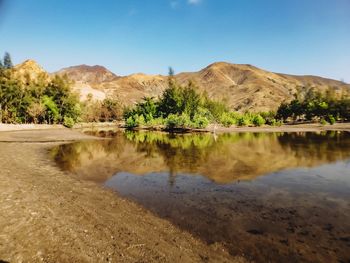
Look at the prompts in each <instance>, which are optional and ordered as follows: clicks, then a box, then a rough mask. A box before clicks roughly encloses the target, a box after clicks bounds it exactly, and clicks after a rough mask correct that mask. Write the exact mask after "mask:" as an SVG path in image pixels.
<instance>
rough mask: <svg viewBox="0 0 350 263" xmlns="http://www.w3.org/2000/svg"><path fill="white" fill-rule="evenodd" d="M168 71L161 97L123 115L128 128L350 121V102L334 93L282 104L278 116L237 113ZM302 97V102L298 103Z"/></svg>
mask: <svg viewBox="0 0 350 263" xmlns="http://www.w3.org/2000/svg"><path fill="white" fill-rule="evenodd" d="M173 74H174V71H173V70H172V69H170V71H169V81H168V84H169V86H168V88H167V89H166V90H165V91H164V92H163V94H162V96H161V97H160V98H159V99H158V100H156V99H155V98H153V97H152V98H150V97H148V98H147V97H146V98H144V99H143V101H142V102H140V103H138V104H137V105H136V106H135V107H134V108H128V109H126V110H125V111H124V119H125V122H126V127H127V128H130V129H132V128H135V127H139V126H152V127H154V126H163V127H165V128H167V129H168V130H174V129H178V128H180V129H185V128H200V129H201V128H205V127H207V126H208V125H209V124H210V123H218V124H221V125H223V126H224V127H230V126H232V125H236V126H258V127H259V126H263V125H270V126H280V125H282V124H283V123H285V122H288V121H296V120H299V121H319V122H321V123H323V124H325V123H330V124H334V123H335V122H336V121H348V120H349V118H350V100H349V99H346V98H341V99H337V98H336V96H335V95H334V94H332V92H330V91H328V92H326V93H325V94H321V93H320V92H316V91H314V90H312V89H310V90H308V91H307V93H306V94H305V95H304V96H300V94H298V95H295V97H296V99H294V100H293V101H291V102H290V103H282V104H281V106H280V107H279V109H278V111H277V113H275V112H272V111H270V112H261V113H251V112H247V113H238V112H232V111H230V110H229V109H228V107H227V105H226V104H225V103H224V102H218V101H215V100H212V99H210V98H209V96H208V95H207V94H206V93H204V94H201V93H199V92H198V88H197V87H196V85H195V84H194V83H193V82H189V83H188V84H187V85H184V86H181V85H179V84H178V83H177V82H176V81H175V79H174V77H173ZM297 97H302V99H300V98H299V99H297Z"/></svg>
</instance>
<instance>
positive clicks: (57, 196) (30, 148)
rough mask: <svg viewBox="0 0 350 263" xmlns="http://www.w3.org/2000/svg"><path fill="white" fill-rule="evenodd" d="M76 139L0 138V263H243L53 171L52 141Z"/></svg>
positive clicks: (53, 133) (70, 134)
mask: <svg viewBox="0 0 350 263" xmlns="http://www.w3.org/2000/svg"><path fill="white" fill-rule="evenodd" d="M78 134H79V133H77V132H74V131H71V130H68V129H58V130H49V131H47V130H41V131H21V132H1V133H0V140H1V141H7V142H1V143H0V156H1V158H0V166H1V169H0V200H1V202H0V210H1V214H2V215H1V217H0V229H1V231H0V261H1V260H2V261H5V262H236V261H237V262H243V259H236V258H232V257H231V256H229V255H228V253H227V252H225V251H224V250H223V248H222V246H221V245H220V244H213V245H210V246H208V245H206V244H204V243H203V242H202V241H200V240H198V239H195V238H194V237H192V236H191V235H190V234H189V233H187V232H184V231H182V230H180V229H179V228H177V227H175V226H173V225H172V224H171V223H169V222H168V221H166V220H163V219H160V218H158V217H156V216H155V215H154V214H152V213H150V212H148V211H147V210H145V209H143V208H141V207H140V206H139V205H137V204H134V203H132V202H130V201H128V200H125V199H123V198H120V197H118V196H117V195H116V194H115V193H113V192H111V191H109V190H106V189H103V188H101V187H100V186H98V185H96V184H94V183H89V182H86V181H79V180H77V179H74V178H72V177H71V176H69V174H66V173H64V172H62V171H61V170H59V169H58V168H57V167H56V166H55V163H54V161H53V160H51V159H50V156H49V149H51V147H53V146H54V145H57V144H58V143H59V142H57V141H60V142H61V141H67V140H73V139H75V140H77V139H90V137H89V136H85V135H81V134H80V137H79V136H78ZM21 136H22V138H24V139H22V140H20V137H21ZM11 140H12V143H8V142H10V141H11ZM49 140H51V142H49ZM21 141H22V142H21ZM29 141H32V143H23V142H29ZM45 141H46V142H45ZM35 142H40V143H35Z"/></svg>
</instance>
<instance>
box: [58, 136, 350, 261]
mask: <svg viewBox="0 0 350 263" xmlns="http://www.w3.org/2000/svg"><path fill="white" fill-rule="evenodd" d="M98 135H99V136H107V137H111V138H112V139H111V140H104V141H86V142H77V143H73V144H66V145H61V146H58V147H56V148H54V149H53V150H52V155H53V158H54V159H55V160H56V162H57V164H58V165H59V166H60V167H61V169H63V170H66V171H69V172H70V173H71V174H73V175H74V176H75V177H77V178H80V179H86V180H91V181H95V182H98V183H101V184H103V185H104V186H105V187H108V188H112V189H114V190H115V191H117V192H118V193H119V194H120V195H122V196H125V197H127V198H130V199H132V200H134V201H136V202H138V203H140V204H142V205H143V206H144V207H146V208H148V209H150V210H152V211H153V212H154V213H156V214H158V215H159V216H161V217H164V218H166V219H168V220H170V221H171V222H173V223H174V224H176V225H178V226H179V227H181V228H183V229H185V230H187V231H190V232H191V233H192V234H193V235H195V236H197V237H199V238H201V239H203V240H205V241H206V242H207V243H209V244H213V243H216V242H219V243H221V244H223V245H224V246H225V247H226V248H227V249H228V251H229V252H230V253H231V254H233V255H243V256H245V257H246V258H248V259H250V260H254V261H256V262H268V261H272V262H300V261H303V262H349V261H350V134H348V133H345V132H343V133H341V132H327V133H290V134H288V133H266V134H262V133H260V134H259V133H257V134H253V133H236V134H223V135H219V136H214V135H212V134H206V133H202V134H186V135H171V134H164V133H155V132H138V133H134V132H126V133H114V132H101V133H99V134H98Z"/></svg>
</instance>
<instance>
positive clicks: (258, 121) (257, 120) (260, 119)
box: [252, 114, 266, 126]
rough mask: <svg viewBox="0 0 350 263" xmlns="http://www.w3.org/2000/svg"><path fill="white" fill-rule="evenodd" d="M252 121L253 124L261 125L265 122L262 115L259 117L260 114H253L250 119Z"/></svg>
mask: <svg viewBox="0 0 350 263" xmlns="http://www.w3.org/2000/svg"><path fill="white" fill-rule="evenodd" d="M252 122H253V124H254V125H255V126H262V125H264V124H265V123H266V122H265V119H264V118H263V117H261V115H260V114H258V115H254V116H253V119H252Z"/></svg>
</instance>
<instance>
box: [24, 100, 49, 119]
mask: <svg viewBox="0 0 350 263" xmlns="http://www.w3.org/2000/svg"><path fill="white" fill-rule="evenodd" d="M27 112H28V114H29V116H30V117H32V119H33V122H34V123H35V124H36V123H38V122H39V118H41V117H43V115H44V113H45V106H44V105H43V104H42V103H41V102H33V103H32V104H30V106H29V107H28V109H27Z"/></svg>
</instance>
